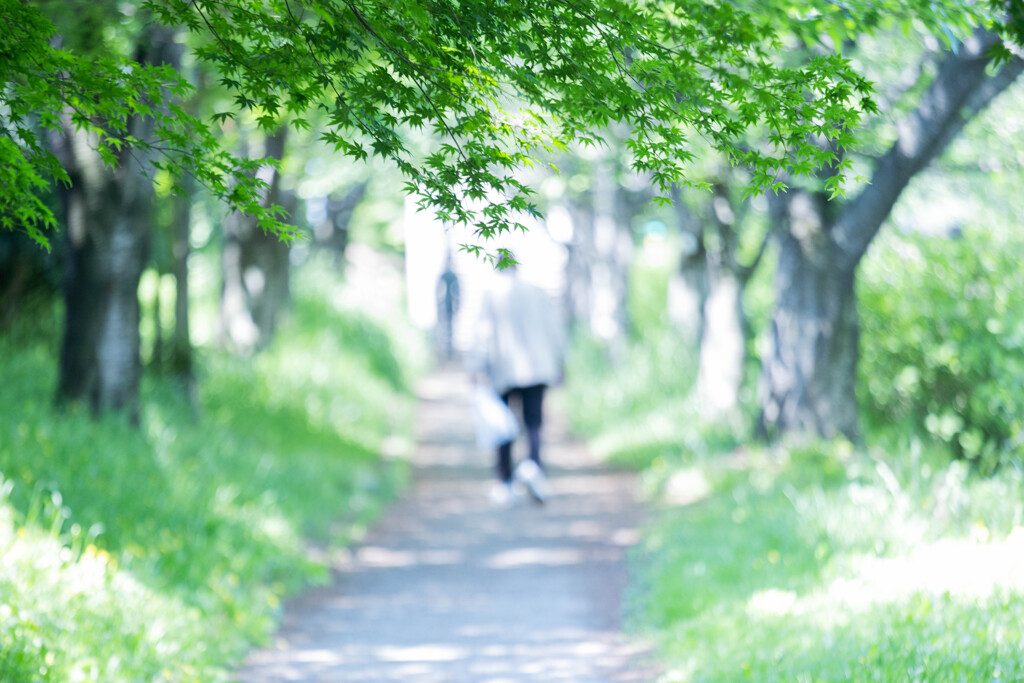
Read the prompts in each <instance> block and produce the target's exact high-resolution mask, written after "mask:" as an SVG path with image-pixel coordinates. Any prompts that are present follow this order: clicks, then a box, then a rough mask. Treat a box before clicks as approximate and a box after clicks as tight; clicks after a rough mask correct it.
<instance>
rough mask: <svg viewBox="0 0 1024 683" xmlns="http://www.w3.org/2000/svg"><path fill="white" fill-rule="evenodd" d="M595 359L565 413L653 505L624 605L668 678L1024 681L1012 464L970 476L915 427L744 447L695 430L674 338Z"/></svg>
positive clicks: (585, 356) (1019, 481)
mask: <svg viewBox="0 0 1024 683" xmlns="http://www.w3.org/2000/svg"><path fill="white" fill-rule="evenodd" d="M652 347H653V348H652ZM665 349H668V351H666V350H665ZM594 353H597V352H596V351H594V350H593V349H590V348H587V347H586V346H585V345H584V346H583V347H581V348H580V349H578V351H577V355H576V360H575V361H574V367H573V369H574V370H575V373H573V374H570V377H571V378H573V379H574V380H575V382H574V384H575V386H574V387H570V391H569V392H568V400H569V404H570V406H569V407H570V412H571V413H572V414H573V416H574V423H575V425H576V428H577V430H578V431H579V432H581V433H583V434H585V435H587V437H588V438H590V440H591V441H592V443H594V444H595V448H596V449H597V450H598V451H599V452H600V453H601V454H602V455H604V456H605V457H607V458H609V459H611V460H613V461H618V462H622V463H627V464H629V465H632V466H635V467H637V468H638V469H640V470H641V473H642V480H643V481H644V482H645V484H646V490H647V492H648V493H649V494H650V495H651V496H652V499H653V500H655V501H657V508H658V512H657V513H656V515H655V519H654V521H653V522H652V523H651V524H650V526H649V528H648V529H647V531H646V534H645V537H644V540H643V542H642V544H641V545H640V547H639V548H638V549H637V552H636V554H635V559H636V562H635V569H636V571H635V578H636V580H635V582H634V588H633V591H632V593H633V595H632V604H633V606H634V614H633V618H634V621H635V623H636V627H637V628H638V629H640V630H643V631H646V632H647V633H649V634H650V635H652V636H653V637H654V638H655V639H657V640H658V641H659V642H660V643H661V644H662V651H663V653H664V657H665V660H666V662H667V665H668V670H669V672H668V673H667V674H666V676H665V678H664V680H665V681H679V682H684V681H685V682H691V681H894V682H895V681H966V680H989V681H991V680H1021V679H1024V649H1022V647H1021V645H1022V644H1024V626H1022V624H1024V619H1022V618H1024V528H1022V525H1024V476H1022V474H1021V472H1020V471H1019V470H1017V469H1014V468H1005V469H1004V470H1002V471H1000V472H999V473H997V474H996V475H995V476H992V477H986V478H982V477H978V476H976V475H974V474H972V473H971V471H970V470H969V469H968V468H967V467H965V466H963V465H962V464H961V463H959V462H952V463H951V461H950V455H949V452H948V450H944V448H943V447H941V446H935V445H932V446H929V445H928V442H927V441H926V440H923V439H918V438H913V437H903V438H893V439H891V440H890V441H888V442H885V441H884V440H882V439H878V442H877V443H875V444H874V445H873V446H871V447H869V448H864V449H855V448H853V447H851V446H850V445H849V444H847V443H842V442H840V443H825V444H814V445H809V446H804V447H800V448H758V447H751V446H744V445H742V444H741V443H740V442H741V441H743V438H742V436H743V435H736V436H731V435H729V434H727V433H723V432H721V431H719V430H716V429H711V428H707V427H705V426H702V425H701V423H700V421H699V419H698V418H697V416H696V411H695V410H694V406H693V405H692V403H691V400H690V399H688V398H686V396H687V393H688V392H687V391H686V389H687V386H688V385H687V384H684V382H685V381H686V370H685V357H684V356H681V355H680V354H679V353H677V352H675V351H672V350H671V347H670V346H665V347H664V348H663V347H662V345H661V344H658V343H655V344H650V343H648V344H646V345H644V346H642V347H638V348H636V349H634V350H633V352H632V353H629V354H627V356H626V358H624V359H623V362H622V364H621V365H620V366H619V368H618V369H616V370H611V369H608V367H607V364H602V363H599V362H596V361H595V359H594V358H593V357H591V354H594ZM672 358H683V359H684V362H681V363H676V364H672V363H671V362H670V361H671V359H672ZM595 368H604V369H597V370H595ZM584 378H585V379H584Z"/></svg>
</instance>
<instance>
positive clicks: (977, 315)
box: [858, 230, 1024, 471]
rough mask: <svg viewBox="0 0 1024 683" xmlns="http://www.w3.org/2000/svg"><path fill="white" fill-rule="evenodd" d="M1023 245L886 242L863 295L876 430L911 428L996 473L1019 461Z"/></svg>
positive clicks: (895, 237) (867, 383) (863, 375)
mask: <svg viewBox="0 0 1024 683" xmlns="http://www.w3.org/2000/svg"><path fill="white" fill-rule="evenodd" d="M1022 258H1024V242H1022V241H1020V240H1015V239H998V238H996V237H993V236H992V235H989V234H987V233H985V232H983V231H980V230H970V231H968V232H967V233H966V234H965V235H964V237H962V238H959V239H948V238H940V237H927V236H922V235H899V234H892V233H890V234H886V235H885V236H883V238H882V240H881V242H880V243H879V244H878V245H876V247H875V248H873V250H872V252H871V254H870V255H869V258H867V259H866V261H865V263H864V265H863V268H862V272H861V277H860V286H859V291H858V297H859V304H860V314H861V326H862V333H861V349H862V353H861V363H860V399H861V403H862V405H863V407H864V412H865V417H866V419H867V420H868V421H869V423H870V426H871V427H878V426H880V425H884V424H891V423H907V424H909V425H910V426H911V427H912V428H915V429H919V430H923V431H926V432H927V433H929V434H931V435H932V436H933V437H935V438H936V439H939V440H941V441H943V442H946V443H948V444H949V445H950V446H951V447H952V448H953V450H954V452H955V453H956V454H957V455H958V456H959V457H962V458H965V459H967V460H970V461H972V462H974V463H976V464H977V465H978V466H979V467H980V468H981V469H982V471H991V470H992V469H993V468H994V467H995V466H996V465H997V464H998V462H999V461H1000V459H1001V458H1003V457H1005V456H1006V455H1008V454H1013V455H1014V456H1019V455H1020V454H1021V442H1020V440H1019V439H1018V435H1020V434H1021V429H1022V426H1024V423H1022V416H1024V394H1021V393H1020V392H1019V391H1018V388H1019V387H1020V386H1022V384H1024V353H1022V350H1024V309H1021V308H1020V307H1019V306H1018V305H1016V299H1017V296H1018V293H1019V292H1020V291H1021V290H1022V288H1024V271H1022V270H1021V269H1020V263H1021V260H1022Z"/></svg>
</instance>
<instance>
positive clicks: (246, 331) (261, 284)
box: [221, 126, 294, 353]
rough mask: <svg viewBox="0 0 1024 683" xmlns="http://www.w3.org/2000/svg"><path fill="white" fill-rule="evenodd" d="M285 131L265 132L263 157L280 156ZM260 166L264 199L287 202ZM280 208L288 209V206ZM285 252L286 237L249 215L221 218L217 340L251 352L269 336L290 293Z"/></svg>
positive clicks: (273, 175)
mask: <svg viewBox="0 0 1024 683" xmlns="http://www.w3.org/2000/svg"><path fill="white" fill-rule="evenodd" d="M287 132H288V129H287V128H286V127H284V126H282V127H281V128H279V129H278V130H277V131H276V132H275V133H274V134H273V135H271V136H269V137H268V138H267V140H266V148H265V150H264V152H265V155H266V156H267V157H269V158H272V159H277V160H281V159H282V158H283V157H284V147H285V139H286V137H287ZM260 172H261V173H262V174H264V178H263V179H264V180H265V181H266V182H267V185H268V187H267V190H266V194H265V196H264V203H265V205H267V206H269V205H271V204H281V205H285V204H288V203H289V202H284V201H282V196H283V195H282V192H281V177H280V176H281V174H280V173H279V172H278V171H277V169H274V168H273V167H270V166H265V167H264V168H263V169H261V171H260ZM291 199H294V198H293V197H292V198H291ZM284 208H285V209H286V210H290V211H289V212H290V213H293V212H294V206H291V207H289V206H285V207H284ZM289 254H290V250H289V247H288V244H287V243H286V242H283V241H281V240H280V239H279V238H278V237H277V235H274V234H268V233H266V232H264V231H263V230H262V229H261V228H260V227H259V226H258V225H257V224H256V222H255V221H254V220H252V218H250V217H249V216H243V215H240V214H237V213H235V214H231V215H230V216H228V217H227V219H226V220H225V221H224V251H223V255H222V266H223V272H224V284H223V289H222V292H221V332H222V339H223V341H224V342H225V343H226V345H227V346H229V347H231V348H233V349H234V350H235V351H237V352H241V353H251V352H253V351H256V350H258V349H261V348H265V347H266V346H267V345H268V344H269V343H270V342H271V340H272V339H273V336H274V332H275V330H276V329H277V325H278V323H279V321H280V318H281V316H282V315H283V313H284V311H285V309H286V308H287V305H288V300H289V298H290V283H289Z"/></svg>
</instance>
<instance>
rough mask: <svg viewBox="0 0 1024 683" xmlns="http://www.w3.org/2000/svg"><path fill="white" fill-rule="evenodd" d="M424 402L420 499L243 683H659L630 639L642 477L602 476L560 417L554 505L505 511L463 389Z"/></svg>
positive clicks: (437, 388) (423, 388)
mask: <svg viewBox="0 0 1024 683" xmlns="http://www.w3.org/2000/svg"><path fill="white" fill-rule="evenodd" d="M418 393H419V397H420V409H419V414H418V419H417V423H418V424H417V437H418V445H417V448H416V451H415V453H414V455H413V456H412V460H413V466H414V470H413V485H412V486H411V488H410V490H409V491H407V493H406V496H405V497H404V499H403V500H402V501H401V502H399V503H397V504H395V505H394V506H392V507H391V508H390V510H389V511H388V512H387V514H386V515H385V517H384V518H383V519H382V520H381V521H380V522H379V523H378V524H377V525H376V526H375V527H374V529H373V530H372V531H371V532H370V534H369V535H368V537H367V538H366V539H365V541H364V542H363V543H362V545H361V546H359V547H357V548H353V552H352V554H351V557H350V558H348V560H346V561H344V562H341V563H340V564H339V566H338V567H337V568H336V571H335V580H334V583H333V585H331V586H330V587H328V588H324V589H320V590H318V591H314V592H313V593H311V594H309V595H307V596H305V597H303V598H301V599H299V600H297V601H296V602H294V603H293V604H292V605H290V607H289V610H288V611H287V613H286V615H285V619H284V624H283V627H282V630H281V631H280V633H279V634H278V636H277V639H276V644H275V646H274V647H272V648H271V649H267V650H263V651H259V652H254V653H252V654H251V655H250V657H249V658H248V660H247V662H246V666H245V668H244V669H243V670H242V671H241V672H240V674H239V675H240V678H241V680H242V681H244V682H245V683H264V682H269V681H382V682H383V681H414V682H416V683H428V682H432V681H454V682H460V683H463V682H464V683H477V682H490V683H497V682H499V681H573V682H603V681H653V680H655V679H656V678H657V670H656V669H655V668H654V667H653V665H652V664H651V662H650V654H649V652H648V650H647V648H646V647H645V646H644V645H643V644H641V643H638V642H636V641H633V640H631V639H629V638H627V637H626V636H624V635H623V634H622V633H621V631H620V623H621V606H620V596H621V593H622V589H623V587H624V585H625V581H626V568H625V562H624V560H625V553H626V550H627V548H628V546H629V545H631V544H632V543H634V542H635V541H636V540H637V535H638V534H637V525H638V524H639V523H640V522H641V520H642V514H643V512H642V508H641V507H640V506H639V505H638V504H637V503H636V500H635V490H634V489H635V479H634V478H633V477H632V476H631V475H629V474H625V473H621V472H616V471H612V470H609V469H607V468H605V467H603V466H600V465H599V464H598V463H596V462H595V461H594V460H593V459H592V458H591V457H590V456H589V454H588V453H587V452H586V450H585V449H584V448H583V446H582V445H581V444H579V443H578V442H574V441H570V440H569V439H568V438H567V435H566V432H565V429H564V425H563V424H562V420H561V419H560V417H559V416H558V415H553V414H552V415H550V419H549V424H548V425H546V427H545V440H544V441H545V446H544V453H545V456H546V462H547V466H548V472H549V475H550V477H551V486H552V490H553V496H552V500H551V501H550V502H549V503H548V504H547V505H546V506H544V507H539V506H534V505H532V504H530V503H523V504H522V505H520V506H517V507H513V508H511V509H495V508H494V507H493V506H492V505H491V504H490V502H489V500H488V496H487V493H488V489H489V486H490V483H491V476H492V475H491V472H492V464H491V456H490V454H485V453H480V452H479V451H477V450H476V448H475V445H474V443H473V436H472V420H471V416H470V408H469V404H468V397H469V384H468V382H467V380H466V378H465V376H464V375H462V374H461V373H458V372H455V371H443V372H439V373H436V374H434V375H432V376H430V377H429V378H427V379H426V380H424V381H423V382H422V383H421V385H420V387H419V392H418ZM548 412H549V413H551V411H550V409H549V410H548ZM524 450H525V445H524V444H521V443H517V444H516V451H515V457H516V458H517V459H518V458H519V457H521V456H522V453H523V451H524Z"/></svg>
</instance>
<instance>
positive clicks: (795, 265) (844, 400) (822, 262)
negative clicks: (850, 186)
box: [758, 193, 859, 438]
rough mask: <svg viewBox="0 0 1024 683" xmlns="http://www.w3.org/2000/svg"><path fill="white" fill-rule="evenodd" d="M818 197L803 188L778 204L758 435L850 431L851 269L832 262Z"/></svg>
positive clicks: (854, 342)
mask: <svg viewBox="0 0 1024 683" xmlns="http://www.w3.org/2000/svg"><path fill="white" fill-rule="evenodd" d="M815 200H817V201H815ZM823 202H824V199H823V198H822V197H820V196H811V195H808V194H806V193H800V194H797V195H795V196H793V197H792V198H791V199H790V201H787V202H785V203H786V205H787V208H788V214H787V217H786V219H785V220H786V225H785V227H787V228H788V229H787V230H781V231H779V238H778V243H779V244H778V246H779V264H778V269H777V271H776V274H775V291H776V295H777V297H778V298H777V300H776V302H775V308H774V311H773V313H772V318H771V321H770V323H769V335H770V340H771V345H772V346H771V351H770V352H769V354H768V356H767V358H766V359H765V360H764V369H763V374H762V377H761V388H760V390H761V392H762V395H761V407H762V414H761V419H760V423H759V425H758V427H759V431H760V432H761V433H762V435H766V436H777V435H778V434H780V433H795V434H803V435H817V436H823V437H826V438H831V437H834V436H838V435H840V434H842V435H845V436H847V437H849V438H856V435H857V403H856V394H855V386H856V385H855V383H856V369H857V355H858V350H857V347H858V339H859V337H858V325H857V308H856V298H855V296H854V271H853V270H847V269H843V268H839V267H837V265H836V263H837V260H838V258H839V257H838V254H837V253H836V247H835V246H834V244H832V243H831V241H830V240H828V239H826V234H825V232H824V229H825V226H824V215H823V209H824V207H823V206H822V204H823Z"/></svg>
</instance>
